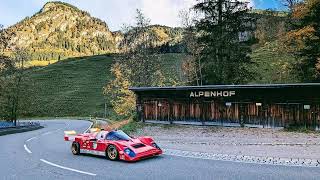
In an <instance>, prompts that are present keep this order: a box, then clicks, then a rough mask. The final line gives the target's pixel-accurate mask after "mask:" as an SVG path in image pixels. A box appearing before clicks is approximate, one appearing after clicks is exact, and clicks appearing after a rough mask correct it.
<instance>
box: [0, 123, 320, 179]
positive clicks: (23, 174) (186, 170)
mask: <svg viewBox="0 0 320 180" xmlns="http://www.w3.org/2000/svg"><path fill="white" fill-rule="evenodd" d="M42 124H43V125H44V126H45V128H43V129H40V130H37V131H32V132H26V133H21V134H13V135H7V136H0V142H1V150H0V172H1V175H0V177H1V178H0V179H10V180H11V179H21V180H22V179H23V180H25V179H32V180H37V179H41V180H42V179H52V180H53V179H68V180H70V179H174V180H177V179H246V180H247V179H290V180H292V179H299V180H300V179H319V177H320V168H307V167H287V166H273V165H258V164H246V163H237V162H225V161H213V160H204V159H193V158H184V157H176V156H168V155H162V156H160V157H156V158H152V159H147V160H144V161H140V162H137V163H126V162H112V161H109V160H106V159H104V158H103V157H94V156H88V155H80V156H73V155H72V154H71V152H70V142H64V141H63V131H64V130H76V131H77V132H83V131H85V130H86V129H87V128H88V127H89V126H90V123H89V122H87V121H67V120H59V121H57V120H54V121H53V120H52V121H43V122H42Z"/></svg>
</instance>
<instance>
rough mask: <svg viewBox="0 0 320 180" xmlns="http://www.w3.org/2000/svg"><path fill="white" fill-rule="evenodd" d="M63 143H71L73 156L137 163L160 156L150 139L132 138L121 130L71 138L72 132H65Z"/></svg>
mask: <svg viewBox="0 0 320 180" xmlns="http://www.w3.org/2000/svg"><path fill="white" fill-rule="evenodd" d="M65 134H66V135H65V136H64V139H65V141H73V142H72V145H71V151H72V153H73V154H74V155H79V154H81V153H84V154H93V155H99V156H106V157H107V158H108V159H110V160H112V161H115V160H124V161H138V160H141V159H145V158H149V157H153V156H157V155H160V154H162V150H161V149H160V147H159V146H158V145H157V144H156V143H155V142H154V140H153V139H152V138H151V137H147V136H145V137H138V138H132V137H130V136H128V135H127V134H126V133H124V132H123V131H121V130H115V131H110V132H109V131H100V132H92V133H84V134H79V135H75V136H72V135H71V134H75V132H74V131H68V132H65Z"/></svg>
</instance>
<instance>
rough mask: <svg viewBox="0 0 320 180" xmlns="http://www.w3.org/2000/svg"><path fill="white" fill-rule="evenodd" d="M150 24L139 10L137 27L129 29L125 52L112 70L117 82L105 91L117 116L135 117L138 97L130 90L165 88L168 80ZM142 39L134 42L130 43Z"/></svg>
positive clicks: (108, 85) (109, 84)
mask: <svg viewBox="0 0 320 180" xmlns="http://www.w3.org/2000/svg"><path fill="white" fill-rule="evenodd" d="M148 26H150V20H149V19H148V18H146V17H145V16H144V14H143V13H142V11H140V10H137V16H136V24H135V26H133V27H129V28H128V26H126V29H125V31H126V32H128V33H126V34H125V37H124V41H123V42H122V43H123V47H125V49H124V50H125V51H124V53H123V54H122V55H120V56H119V57H118V58H117V59H116V60H115V64H114V65H113V67H112V70H111V72H112V74H113V75H114V79H113V80H112V81H110V82H109V83H108V84H107V85H106V86H105V87H104V90H105V91H104V93H105V95H106V96H110V97H111V98H112V99H111V102H112V105H113V109H114V111H115V112H116V113H117V115H120V116H125V117H133V114H132V108H133V107H134V105H135V101H134V96H133V94H132V93H131V92H130V91H129V90H128V88H129V87H130V86H136V87H142V86H164V85H165V84H164V83H165V77H164V75H163V73H162V71H161V64H160V57H159V55H158V54H157V52H155V51H154V50H153V48H152V36H150V35H149V34H148V32H147V27H148ZM131 38H133V39H138V40H137V41H130V39H131Z"/></svg>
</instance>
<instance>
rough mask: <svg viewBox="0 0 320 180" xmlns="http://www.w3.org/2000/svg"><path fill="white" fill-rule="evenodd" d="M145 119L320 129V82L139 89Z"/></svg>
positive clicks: (140, 111) (139, 108) (140, 110)
mask: <svg viewBox="0 0 320 180" xmlns="http://www.w3.org/2000/svg"><path fill="white" fill-rule="evenodd" d="M130 90H132V91H134V92H135V94H136V95H137V113H138V117H139V119H140V120H141V121H144V122H148V121H149V122H158V123H181V124H203V125H225V126H257V127H266V128H272V127H288V126H290V125H303V126H308V127H314V128H316V129H319V127H320V83H317V84H315V83H313V84H270V85H216V86H200V87H138V88H131V89H130Z"/></svg>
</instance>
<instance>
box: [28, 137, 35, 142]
mask: <svg viewBox="0 0 320 180" xmlns="http://www.w3.org/2000/svg"><path fill="white" fill-rule="evenodd" d="M34 139H37V137H33V138H30V139H28V140H27V142H29V141H32V140H34Z"/></svg>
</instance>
